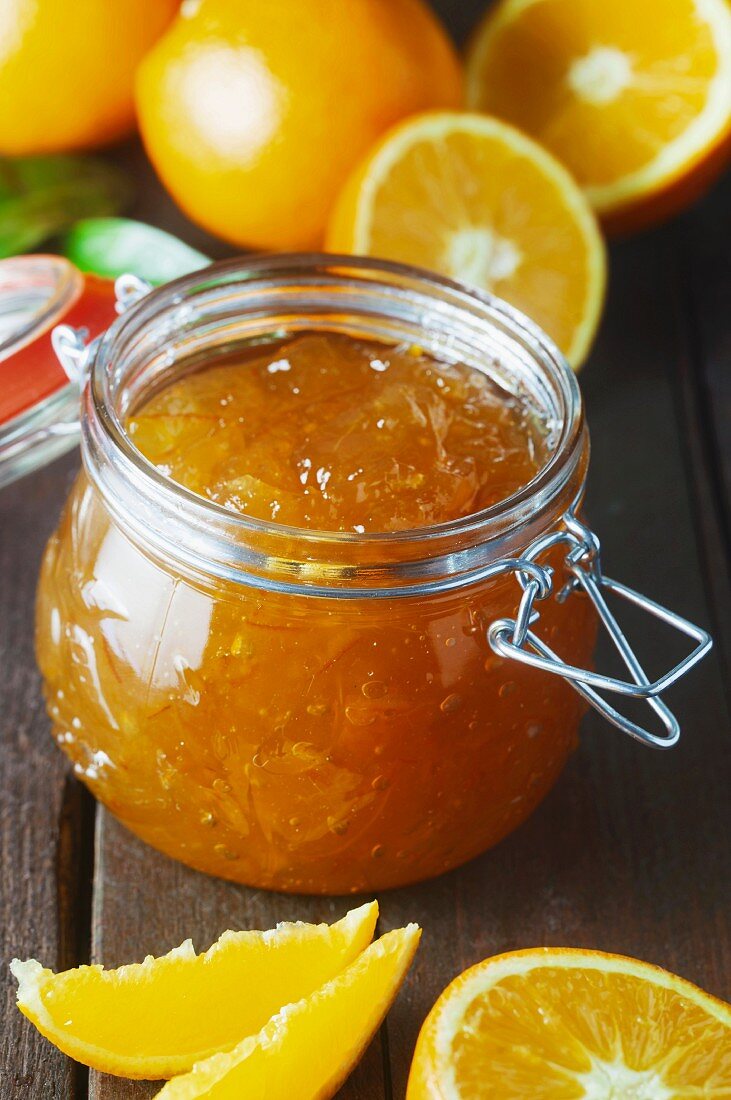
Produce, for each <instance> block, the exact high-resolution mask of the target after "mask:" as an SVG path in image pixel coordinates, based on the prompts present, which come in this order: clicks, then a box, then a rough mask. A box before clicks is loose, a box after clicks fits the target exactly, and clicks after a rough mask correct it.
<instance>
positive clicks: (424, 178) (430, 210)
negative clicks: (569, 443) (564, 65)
mask: <svg viewBox="0 0 731 1100" xmlns="http://www.w3.org/2000/svg"><path fill="white" fill-rule="evenodd" d="M327 244H328V248H330V249H331V250H332V251H336V252H355V253H361V254H366V255H373V256H380V257H382V258H385V259H391V260H400V261H402V262H404V263H409V264H414V265H416V266H418V267H423V268H428V269H431V270H433V271H438V272H440V273H441V274H443V275H448V276H449V277H450V278H453V279H457V280H459V281H460V282H463V283H468V284H472V285H475V286H477V287H479V288H480V289H481V290H486V291H490V292H492V293H495V294H497V295H498V296H499V297H501V298H504V299H505V300H506V301H508V302H510V303H511V305H514V306H516V307H517V308H518V309H520V310H522V311H523V312H524V313H526V314H527V315H528V316H529V317H531V318H533V320H535V321H536V322H537V323H538V324H539V325H541V327H542V328H543V329H545V331H546V332H547V333H548V334H549V336H552V337H553V339H554V340H555V341H556V343H557V344H558V346H559V347H560V348H561V350H562V351H563V352H564V354H565V355H566V357H567V358H568V360H569V362H570V363H571V364H572V366H575V367H577V366H579V365H580V363H581V362H582V360H583V359H584V357H585V356H586V354H587V351H588V349H589V345H590V344H591V340H592V337H593V336H594V332H595V330H596V326H597V323H598V320H599V315H600V313H601V307H602V301H603V296H604V284H605V278H606V262H605V254H604V245H603V243H602V240H601V236H600V234H599V231H598V229H597V226H596V223H595V220H594V217H593V215H592V212H591V210H590V208H589V206H588V204H587V202H586V200H585V199H584V196H583V195H582V193H581V191H580V189H579V188H578V187H577V186H576V184H575V183H574V181H573V180H572V179H571V177H570V176H569V174H568V172H567V171H566V170H565V169H564V168H563V167H562V166H561V165H560V164H559V163H558V162H557V161H556V160H554V158H553V157H552V156H551V155H550V154H549V153H547V152H546V151H545V150H544V149H542V148H541V147H540V146H539V145H536V143H535V142H533V141H532V140H531V139H530V138H527V137H525V136H524V135H523V134H521V133H519V132H518V131H517V130H516V129H514V128H513V127H512V126H508V125H506V124H505V123H503V122H500V121H498V120H497V119H491V118H486V117H484V116H483V115H479V114H471V113H468V112H457V111H444V112H430V113H428V114H422V115H417V116H415V117H414V118H412V119H410V120H408V121H407V122H405V123H402V124H401V125H399V126H397V127H396V128H395V129H393V130H391V131H390V133H389V134H387V135H386V137H385V138H384V139H383V140H382V141H381V142H380V143H378V144H377V145H376V146H375V148H374V149H373V150H372V151H371V153H370V155H369V156H368V158H367V159H366V160H365V162H364V163H363V164H361V165H360V167H359V168H358V169H357V170H356V172H355V173H354V175H353V176H352V177H351V178H350V180H349V181H348V183H347V184H346V186H345V189H344V191H343V192H342V194H341V196H340V198H339V200H338V203H337V205H336V207H335V210H334V212H333V216H332V220H331V223H330V227H329V233H328V241H327Z"/></svg>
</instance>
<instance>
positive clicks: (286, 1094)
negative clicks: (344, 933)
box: [158, 924, 421, 1100]
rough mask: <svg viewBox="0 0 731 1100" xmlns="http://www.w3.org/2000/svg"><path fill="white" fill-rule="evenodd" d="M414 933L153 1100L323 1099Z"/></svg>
mask: <svg viewBox="0 0 731 1100" xmlns="http://www.w3.org/2000/svg"><path fill="white" fill-rule="evenodd" d="M420 936H421V932H420V930H419V928H417V926H416V925H415V924H410V925H408V926H407V927H406V928H399V929H397V930H396V931H395V932H387V933H386V935H385V936H382V937H381V939H380V940H377V941H376V942H375V943H372V944H371V946H370V947H368V948H367V949H366V950H365V951H364V952H363V954H362V955H361V956H360V957H359V958H358V959H356V960H355V962H354V963H351V965H350V966H349V967H348V969H347V970H344V971H343V972H342V974H339V975H338V976H337V978H333V980H332V981H331V982H328V983H327V984H326V985H324V986H323V987H322V989H319V990H318V991H317V992H316V993H313V994H312V995H311V996H310V997H306V998H304V999H303V1000H301V1001H299V1002H298V1003H297V1004H291V1005H288V1006H287V1007H286V1008H284V1009H282V1011H281V1012H278V1013H277V1015H276V1016H274V1017H273V1018H272V1019H271V1020H270V1021H269V1023H268V1024H267V1026H266V1027H265V1028H263V1029H262V1031H260V1032H259V1034H258V1035H256V1036H255V1037H254V1038H250V1039H245V1040H244V1041H243V1042H242V1043H241V1044H240V1045H239V1046H237V1047H236V1048H235V1049H234V1050H232V1051H230V1052H229V1053H228V1054H216V1055H214V1057H213V1058H209V1059H207V1060H206V1061H205V1062H201V1063H200V1064H199V1065H197V1066H196V1067H195V1069H194V1070H193V1072H192V1073H186V1074H185V1075H184V1076H182V1077H176V1078H175V1079H174V1080H173V1081H170V1082H169V1083H168V1084H167V1085H165V1087H164V1088H163V1089H162V1091H161V1092H159V1093H158V1097H160V1100H196V1098H198V1097H206V1098H207V1100H244V1098H246V1100H255V1098H257V1100H328V1097H331V1096H334V1095H335V1093H336V1092H337V1090H338V1088H339V1087H340V1085H341V1084H342V1083H343V1081H344V1080H345V1078H346V1077H347V1076H348V1074H349V1073H350V1071H351V1070H352V1069H353V1067H354V1066H355V1064H356V1063H357V1062H358V1060H359V1059H360V1057H361V1056H362V1054H363V1052H364V1050H365V1048H366V1047H367V1045H368V1043H369V1042H370V1041H371V1039H372V1038H373V1035H374V1034H375V1032H376V1029H377V1028H378V1026H379V1024H380V1023H381V1020H382V1019H383V1017H384V1016H385V1014H386V1012H387V1011H388V1009H389V1008H390V1006H391V1003H392V1001H393V999H394V997H395V996H396V994H397V993H398V990H399V987H400V985H401V983H402V981H403V980H404V977H405V976H406V972H407V970H408V969H409V966H410V965H411V960H412V959H413V957H414V953H415V951H416V948H417V947H418V944H419V937H420Z"/></svg>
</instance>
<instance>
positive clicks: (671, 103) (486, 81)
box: [467, 0, 731, 230]
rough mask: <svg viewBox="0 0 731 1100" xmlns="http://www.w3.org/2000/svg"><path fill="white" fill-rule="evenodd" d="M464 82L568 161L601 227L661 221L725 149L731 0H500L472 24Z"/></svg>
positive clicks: (470, 93)
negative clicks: (474, 30) (730, 0)
mask: <svg viewBox="0 0 731 1100" xmlns="http://www.w3.org/2000/svg"><path fill="white" fill-rule="evenodd" d="M467 89H468V90H467V99H468V104H469V106H470V107H473V108H477V109H479V110H482V111H486V112H488V113H489V114H491V115H498V116H499V117H500V118H504V119H506V120H507V121H508V122H511V123H513V125H515V126H518V127H519V128H520V129H521V130H523V131H525V133H527V134H530V135H531V136H532V137H534V138H535V139H536V140H538V141H540V142H541V143H542V144H543V145H545V146H546V148H547V149H550V150H551V152H552V153H554V155H555V156H557V157H558V158H559V159H560V160H561V161H563V163H564V164H566V165H567V167H568V168H569V169H570V170H571V172H572V173H573V174H574V176H575V177H576V179H577V180H578V181H579V183H580V184H581V185H582V187H584V189H585V191H586V194H587V196H588V198H589V201H590V202H591V204H592V205H593V207H594V209H595V210H596V211H597V212H598V213H599V214H600V216H601V217H602V219H603V220H605V221H606V223H607V225H608V228H610V229H619V230H626V229H631V228H635V227H638V226H641V225H644V224H648V223H650V222H653V221H658V220H660V219H661V218H663V217H666V216H668V215H669V214H671V213H674V212H675V211H676V210H679V209H681V208H682V207H683V206H684V205H686V204H687V203H688V202H690V201H691V200H692V199H693V198H694V197H695V196H696V195H697V194H698V193H700V191H702V190H703V188H704V187H705V186H706V185H707V183H708V182H710V180H711V179H712V178H713V177H714V175H715V174H717V172H718V171H719V170H720V168H721V167H722V166H723V164H724V163H725V162H726V160H727V158H728V154H729V152H730V151H731V140H730V139H731V5H729V3H728V0H642V2H641V3H637V2H636V0H611V2H605V3H597V0H502V2H501V3H498V4H497V5H496V6H495V7H492V8H491V9H490V11H489V13H488V15H487V17H486V18H485V20H484V22H483V23H482V25H481V26H480V27H479V29H478V31H477V33H476V34H475V37H474V40H473V43H472V47H471V49H470V51H469V57H468V63H467Z"/></svg>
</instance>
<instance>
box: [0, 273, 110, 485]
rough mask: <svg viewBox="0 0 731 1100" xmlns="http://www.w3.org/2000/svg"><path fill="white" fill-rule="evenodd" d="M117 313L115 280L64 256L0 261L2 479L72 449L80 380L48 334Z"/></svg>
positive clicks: (92, 328)
mask: <svg viewBox="0 0 731 1100" xmlns="http://www.w3.org/2000/svg"><path fill="white" fill-rule="evenodd" d="M114 318H115V296H114V283H113V282H112V281H111V280H108V279H101V278H99V277H98V276H95V275H83V274H82V273H81V272H80V271H79V270H78V268H76V267H74V265H73V264H72V263H70V262H69V261H68V260H65V259H63V258H62V257H60V256H14V257H11V258H10V259H6V260H1V261H0V486H3V485H6V484H8V483H9V482H11V481H14V480H15V479H16V478H18V477H22V476H23V475H24V474H26V473H30V471H31V470H35V469H37V468H38V467H39V466H42V465H45V464H46V463H47V462H50V461H51V460H52V459H54V458H57V457H58V456H59V455H61V454H63V453H64V452H65V451H68V450H70V449H71V448H72V447H73V446H74V445H75V444H76V442H77V440H78V436H79V386H78V383H77V382H76V381H72V380H71V379H69V377H68V375H67V374H66V372H65V371H64V369H63V367H62V365H61V363H60V362H59V360H58V358H57V356H56V354H55V352H54V349H53V344H52V340H51V333H52V331H53V328H54V327H55V326H56V325H58V324H61V323H63V324H68V325H72V326H74V327H83V328H85V329H87V331H88V334H89V337H90V338H93V337H95V336H98V335H100V333H102V332H103V331H104V330H105V329H106V328H108V327H109V325H110V324H111V323H112V321H113V320H114Z"/></svg>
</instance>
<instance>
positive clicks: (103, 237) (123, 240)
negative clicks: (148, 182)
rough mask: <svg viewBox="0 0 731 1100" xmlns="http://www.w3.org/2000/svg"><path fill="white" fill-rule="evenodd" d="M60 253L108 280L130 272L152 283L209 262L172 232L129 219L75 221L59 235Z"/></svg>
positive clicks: (203, 265) (86, 269) (167, 279)
mask: <svg viewBox="0 0 731 1100" xmlns="http://www.w3.org/2000/svg"><path fill="white" fill-rule="evenodd" d="M61 252H62V253H63V255H64V256H67V257H68V259H69V260H71V262H72V263H74V264H76V266H77V267H78V268H80V269H81V270H82V271H92V272H94V274H96V275H104V276H106V277H107V278H109V279H115V278H116V277H117V276H118V275H123V274H125V273H127V272H130V273H131V274H133V275H139V276H140V278H141V279H147V281H148V282H150V283H155V284H157V283H166V282H168V281H169V280H170V279H176V278H177V277H178V275H187V274H188V272H189V271H198V270H199V269H200V268H202V267H207V266H208V264H209V263H210V262H211V260H210V258H209V257H208V256H204V255H203V253H202V252H197V251H196V249H195V248H190V247H189V245H187V244H183V242H182V241H179V240H178V238H177V237H173V236H172V234H170V233H164V232H163V230H162V229H155V228H154V227H153V226H151V225H145V224H144V223H143V222H135V221H131V220H130V219H129V218H87V219H85V220H84V221H81V222H77V224H76V225H74V226H72V227H71V229H69V230H68V232H67V233H65V234H64V235H63V238H62V240H61Z"/></svg>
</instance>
